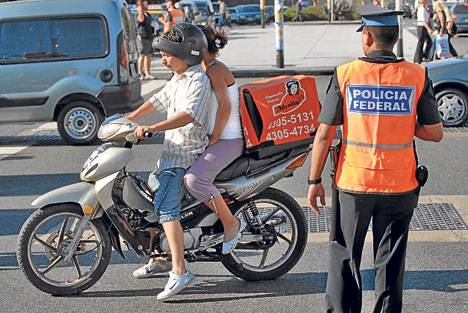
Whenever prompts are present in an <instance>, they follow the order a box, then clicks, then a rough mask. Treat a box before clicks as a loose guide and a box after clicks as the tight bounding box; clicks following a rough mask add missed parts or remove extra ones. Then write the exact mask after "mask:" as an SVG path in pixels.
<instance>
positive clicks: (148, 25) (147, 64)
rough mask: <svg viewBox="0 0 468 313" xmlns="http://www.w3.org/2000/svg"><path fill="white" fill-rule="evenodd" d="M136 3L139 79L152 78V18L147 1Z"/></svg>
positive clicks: (140, 0) (139, 0)
mask: <svg viewBox="0 0 468 313" xmlns="http://www.w3.org/2000/svg"><path fill="white" fill-rule="evenodd" d="M136 4H137V11H138V14H137V23H138V24H137V35H138V37H137V44H138V53H139V55H140V56H139V58H138V74H139V75H140V78H141V79H144V80H147V79H154V77H153V76H151V74H150V72H151V56H152V55H153V48H152V47H151V44H152V42H153V37H154V29H153V26H152V18H151V15H150V14H149V13H148V1H146V0H144V1H142V0H138V1H137V2H136Z"/></svg>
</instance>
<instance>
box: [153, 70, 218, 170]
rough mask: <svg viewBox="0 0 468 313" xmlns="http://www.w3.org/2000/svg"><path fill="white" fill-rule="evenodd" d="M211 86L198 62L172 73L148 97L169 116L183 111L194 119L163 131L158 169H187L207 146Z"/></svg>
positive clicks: (157, 108)
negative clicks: (170, 76)
mask: <svg viewBox="0 0 468 313" xmlns="http://www.w3.org/2000/svg"><path fill="white" fill-rule="evenodd" d="M211 93H212V91H211V85H210V80H209V78H208V76H206V74H205V73H204V72H203V70H202V68H201V66H200V65H195V66H193V67H189V68H188V69H187V70H186V71H185V72H184V73H182V74H180V75H179V74H176V73H175V74H174V76H173V77H172V79H171V80H170V81H169V82H168V83H167V84H166V85H165V86H164V88H163V89H162V90H161V91H160V92H158V93H157V94H155V95H154V96H152V97H151V98H150V100H149V101H150V102H151V103H152V104H153V107H154V108H155V109H156V110H158V111H159V112H161V113H167V117H168V118H170V117H171V116H173V115H174V114H176V113H178V112H185V113H187V114H188V115H190V116H191V117H192V118H193V119H194V121H193V122H192V123H189V124H188V125H185V126H183V127H179V128H176V129H170V130H167V131H166V132H165V136H164V144H163V151H162V154H161V157H160V159H159V162H158V168H159V171H162V170H164V169H166V168H173V167H181V168H189V167H190V166H191V165H192V163H193V162H194V161H195V160H196V159H197V158H198V156H199V155H200V154H201V153H203V151H205V148H206V147H207V145H208V136H207V135H208V127H207V126H208V125H207V124H208V121H209V120H208V118H209V115H210V111H211V110H212V106H211V105H212V101H211Z"/></svg>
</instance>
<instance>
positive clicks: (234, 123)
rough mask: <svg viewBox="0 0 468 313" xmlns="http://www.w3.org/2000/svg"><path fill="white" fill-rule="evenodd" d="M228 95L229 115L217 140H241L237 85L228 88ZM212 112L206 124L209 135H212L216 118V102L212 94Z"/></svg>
mask: <svg viewBox="0 0 468 313" xmlns="http://www.w3.org/2000/svg"><path fill="white" fill-rule="evenodd" d="M228 93H229V102H231V113H230V114H229V118H228V121H227V123H226V126H225V127H224V130H223V132H222V133H221V136H219V139H238V138H243V135H242V126H241V122H240V111H239V106H240V104H239V88H238V87H237V84H234V85H231V86H229V87H228ZM212 99H213V110H212V112H211V115H210V120H209V122H208V125H209V126H208V129H209V133H210V134H213V131H214V127H215V125H216V116H217V112H218V101H217V99H216V95H215V94H214V92H213V95H212Z"/></svg>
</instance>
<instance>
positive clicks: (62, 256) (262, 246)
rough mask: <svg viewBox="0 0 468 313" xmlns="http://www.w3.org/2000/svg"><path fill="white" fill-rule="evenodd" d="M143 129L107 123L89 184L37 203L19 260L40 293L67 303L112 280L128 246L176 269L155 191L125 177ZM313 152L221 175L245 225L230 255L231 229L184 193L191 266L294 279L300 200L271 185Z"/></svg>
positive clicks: (248, 161) (302, 233)
mask: <svg viewBox="0 0 468 313" xmlns="http://www.w3.org/2000/svg"><path fill="white" fill-rule="evenodd" d="M137 126H138V125H137V124H136V123H134V122H132V121H130V120H128V119H126V118H124V117H122V116H111V117H109V118H107V119H106V120H105V121H104V122H103V124H102V125H101V127H100V129H99V132H98V136H99V138H100V139H101V140H102V141H103V142H104V143H103V144H102V145H101V146H100V147H98V148H97V150H96V151H94V152H93V153H92V154H91V156H90V157H89V158H88V159H87V160H86V162H85V163H84V165H83V168H82V171H81V173H80V178H81V180H82V182H79V183H76V184H72V185H68V186H65V187H62V188H59V189H56V190H53V191H51V192H49V193H46V194H44V195H42V196H40V197H39V198H37V199H36V200H35V201H34V202H33V203H32V206H33V207H35V208H38V209H37V210H36V211H34V213H33V214H32V215H31V216H30V217H29V218H28V219H27V220H26V222H25V223H24V225H23V226H22V229H21V231H20V233H19V237H18V251H17V259H18V264H19V266H20V268H21V269H22V271H23V272H24V274H25V275H26V277H27V279H28V280H29V281H30V282H31V283H32V284H33V285H34V286H35V287H37V288H38V289H40V290H41V291H43V292H46V293H49V294H52V295H61V296H63V295H73V294H78V293H80V292H82V291H84V290H86V289H88V288H90V287H91V286H93V285H94V284H95V283H96V282H97V281H98V280H99V279H100V278H101V276H102V275H103V274H104V272H105V271H106V269H107V267H108V265H109V263H110V260H111V256H112V248H113V249H114V250H115V251H116V253H117V254H119V255H120V256H121V257H122V258H125V253H124V249H123V248H122V242H123V243H124V244H125V245H126V246H127V248H128V250H133V251H134V252H135V253H136V254H137V255H138V256H139V257H141V258H143V259H144V258H148V257H166V258H169V259H170V250H169V245H168V242H167V238H166V235H165V234H164V229H163V227H162V225H161V224H159V223H158V222H157V219H155V216H154V209H153V198H154V194H155V191H154V190H153V188H150V186H149V185H148V184H147V183H146V182H145V181H144V180H143V179H141V178H140V177H139V176H137V175H134V174H132V173H129V172H128V171H127V170H126V165H127V164H128V163H129V162H130V161H131V159H132V148H133V147H134V146H135V145H136V144H137V143H138V142H139V140H137V138H136V137H135V136H134V130H135V128H136V127H137ZM145 135H148V136H149V135H150V134H145ZM309 151H310V147H309V145H305V146H300V147H296V148H293V149H289V150H287V151H284V152H281V153H279V154H276V155H274V156H272V157H270V158H268V159H262V160H256V159H253V158H251V157H249V156H248V155H243V156H241V157H240V158H239V159H237V160H235V161H234V162H233V163H232V164H231V165H229V166H228V167H227V168H226V169H224V170H223V171H222V172H221V173H220V174H219V175H218V177H217V179H216V182H215V184H216V186H217V187H218V188H219V190H221V191H222V195H223V197H224V199H225V201H226V203H227V204H228V206H229V208H230V210H231V211H232V212H233V214H234V215H235V216H236V217H238V218H240V219H243V220H244V221H245V222H246V224H247V227H246V229H245V230H244V231H243V233H242V238H241V239H240V241H239V244H238V245H237V247H236V249H235V250H234V251H233V252H232V253H230V254H228V255H223V254H222V253H221V246H222V241H223V227H222V224H221V222H220V221H219V219H218V217H217V215H216V214H215V213H213V212H212V211H211V210H210V209H209V208H208V207H206V206H205V205H204V204H203V203H201V202H199V201H197V200H196V199H194V198H193V197H192V196H191V195H190V194H189V193H188V192H186V191H185V192H184V195H183V200H182V211H181V220H180V222H181V224H182V227H183V231H184V248H185V259H186V260H187V261H188V262H201V261H203V262H221V263H222V264H223V265H224V266H225V267H226V269H227V270H228V271H230V272H231V273H232V274H234V275H235V276H237V277H239V278H241V279H244V280H246V281H260V280H272V279H276V278H278V277H280V276H282V275H284V274H286V273H288V272H289V271H290V270H291V269H292V268H293V267H294V266H295V264H296V263H297V262H298V261H299V259H300V258H301V256H302V254H303V252H304V248H305V245H306V241H307V226H306V222H305V218H304V214H303V211H302V209H301V207H300V206H299V204H298V203H297V202H296V201H295V200H294V198H292V197H291V196H289V195H288V194H287V193H285V192H283V191H281V190H278V189H275V188H272V187H271V185H272V184H274V183H275V182H277V181H279V180H280V179H282V178H284V177H288V176H292V175H293V173H294V171H295V170H296V169H298V168H299V167H301V166H302V165H303V163H304V162H305V160H306V159H307V156H308V153H309Z"/></svg>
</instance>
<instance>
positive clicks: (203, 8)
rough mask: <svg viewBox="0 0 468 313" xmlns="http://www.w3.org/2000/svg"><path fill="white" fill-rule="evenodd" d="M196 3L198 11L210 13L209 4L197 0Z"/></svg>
mask: <svg viewBox="0 0 468 313" xmlns="http://www.w3.org/2000/svg"><path fill="white" fill-rule="evenodd" d="M195 5H196V6H197V8H198V11H200V12H201V13H203V14H208V12H209V10H208V5H206V3H205V2H195Z"/></svg>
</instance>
